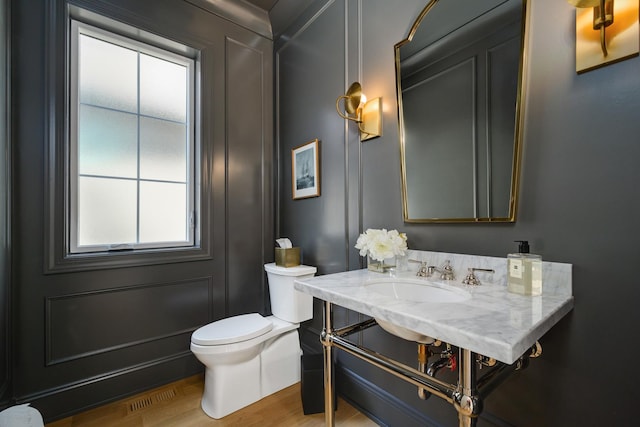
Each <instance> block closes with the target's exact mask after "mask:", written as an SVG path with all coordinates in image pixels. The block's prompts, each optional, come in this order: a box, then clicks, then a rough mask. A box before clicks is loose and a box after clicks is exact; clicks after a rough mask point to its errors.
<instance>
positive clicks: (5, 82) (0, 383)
mask: <svg viewBox="0 0 640 427" xmlns="http://www.w3.org/2000/svg"><path fill="white" fill-rule="evenodd" d="M8 5H9V2H8V1H6V0H0V343H3V344H4V345H2V347H1V348H0V408H2V407H3V406H4V405H5V404H6V402H7V401H8V400H9V398H10V397H11V388H10V378H11V371H10V369H9V360H10V354H11V353H10V352H11V346H10V345H9V336H10V331H9V326H10V316H9V313H10V303H9V301H10V299H9V289H10V259H11V258H10V249H9V248H10V246H9V197H10V196H9V195H10V184H9V183H10V181H9V120H8V119H9V107H10V105H9V102H10V101H9V70H8V68H7V65H8V55H9V10H8Z"/></svg>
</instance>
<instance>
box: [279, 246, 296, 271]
mask: <svg viewBox="0 0 640 427" xmlns="http://www.w3.org/2000/svg"><path fill="white" fill-rule="evenodd" d="M276 265H277V266H279V267H295V266H297V265H300V248H276Z"/></svg>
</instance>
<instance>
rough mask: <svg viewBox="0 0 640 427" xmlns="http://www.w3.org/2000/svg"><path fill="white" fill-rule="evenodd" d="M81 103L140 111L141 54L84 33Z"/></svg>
mask: <svg viewBox="0 0 640 427" xmlns="http://www.w3.org/2000/svg"><path fill="white" fill-rule="evenodd" d="M79 49H80V53H79V58H78V63H79V64H78V65H79V69H80V73H79V96H80V102H81V103H85V104H92V105H99V106H101V107H108V108H114V109H117V110H123V111H129V112H136V111H137V109H138V53H137V52H135V51H133V50H130V49H125V48H123V47H120V46H117V45H114V44H112V43H108V42H105V41H102V40H98V39H95V38H93V37H89V36H86V35H80V42H79Z"/></svg>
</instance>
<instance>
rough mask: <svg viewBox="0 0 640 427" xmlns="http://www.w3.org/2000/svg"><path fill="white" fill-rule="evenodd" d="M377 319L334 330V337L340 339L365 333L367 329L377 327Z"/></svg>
mask: <svg viewBox="0 0 640 427" xmlns="http://www.w3.org/2000/svg"><path fill="white" fill-rule="evenodd" d="M377 324H378V323H377V322H376V319H369V320H365V321H363V322H360V323H355V324H353V325H349V326H345V327H344V328H340V329H334V331H333V335H337V336H339V337H346V336H348V335H351V334H355V333H358V332H361V331H364V330H365V329H367V328H370V327H372V326H375V325H377Z"/></svg>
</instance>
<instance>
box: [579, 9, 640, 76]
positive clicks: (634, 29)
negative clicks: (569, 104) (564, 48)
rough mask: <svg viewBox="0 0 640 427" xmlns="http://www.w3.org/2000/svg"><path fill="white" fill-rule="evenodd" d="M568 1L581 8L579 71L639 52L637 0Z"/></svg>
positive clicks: (619, 59)
mask: <svg viewBox="0 0 640 427" xmlns="http://www.w3.org/2000/svg"><path fill="white" fill-rule="evenodd" d="M567 1H568V2H569V4H571V5H573V6H575V7H577V8H578V10H576V71H577V72H578V73H583V72H586V71H590V70H593V69H594V68H598V67H602V66H604V65H606V64H610V63H613V62H618V61H622V60H624V59H627V58H631V57H633V56H637V55H638V44H639V37H638V34H639V33H638V1H637V0H615V2H614V0H567ZM590 9H591V10H590ZM614 18H615V19H614Z"/></svg>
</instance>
